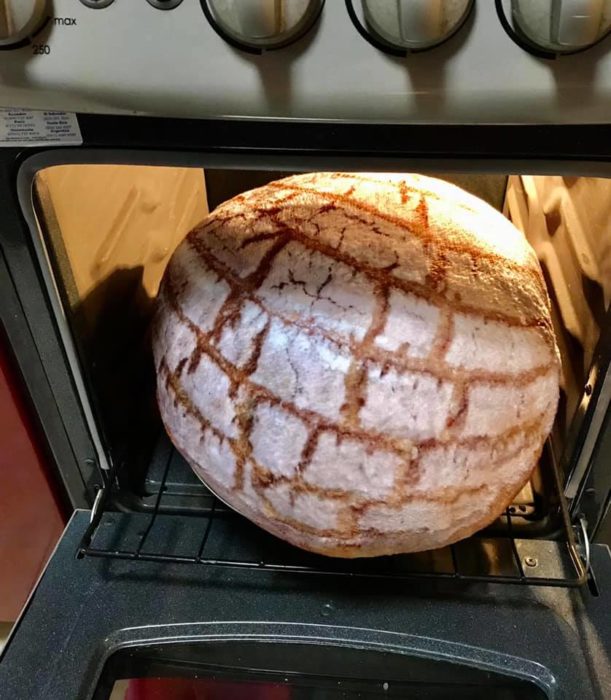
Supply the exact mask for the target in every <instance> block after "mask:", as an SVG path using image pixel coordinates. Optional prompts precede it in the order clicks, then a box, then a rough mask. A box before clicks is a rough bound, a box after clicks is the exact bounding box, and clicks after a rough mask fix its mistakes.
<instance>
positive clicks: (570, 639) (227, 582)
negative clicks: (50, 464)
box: [0, 511, 611, 700]
mask: <svg viewBox="0 0 611 700" xmlns="http://www.w3.org/2000/svg"><path fill="white" fill-rule="evenodd" d="M89 517H90V513H89V511H77V512H76V513H75V515H74V516H73V518H72V520H71V522H70V525H69V527H68V528H67V530H66V533H65V535H64V537H63V539H62V540H61V542H60V544H59V546H58V548H57V551H56V553H55V555H54V556H53V558H52V560H51V562H50V564H49V565H48V567H47V569H46V571H45V573H44V575H43V577H42V578H41V580H40V582H39V585H38V587H37V589H36V590H35V592H34V594H33V595H32V597H31V598H30V601H29V603H28V606H27V608H26V610H25V611H24V613H23V615H22V617H21V619H20V620H19V622H18V625H17V628H16V630H15V634H13V636H12V637H11V639H10V640H9V642H8V644H7V647H6V648H5V650H4V653H3V656H2V660H1V662H0V698H2V700H4V698H7V699H8V698H22V697H23V698H25V697H27V698H29V700H38V699H40V700H43V698H44V700H56V699H57V700H60V699H62V700H63V699H65V698H71V699H73V700H97V699H98V698H105V697H108V696H107V695H106V696H105V695H101V694H100V693H101V691H99V690H97V688H98V687H99V686H100V682H101V681H102V685H103V681H104V668H105V666H107V665H108V667H110V666H111V663H110V662H111V660H112V659H113V658H117V655H121V654H122V653H124V657H129V656H131V657H136V656H138V654H141V655H142V654H144V655H146V654H147V653H148V652H150V653H151V654H153V655H154V653H155V652H156V651H157V652H158V654H159V655H158V659H160V660H161V661H163V658H164V654H166V653H167V650H168V649H171V650H172V656H173V657H174V658H176V659H179V660H180V659H181V655H182V654H183V653H184V650H185V649H186V648H188V646H189V644H194V643H195V647H194V648H195V649H197V650H199V649H202V650H204V649H206V648H208V649H211V648H213V644H214V643H221V641H232V640H233V642H234V643H235V644H238V643H239V642H244V641H246V640H252V641H253V643H254V642H255V641H258V642H267V643H271V642H275V643H278V642H279V643H284V642H287V643H291V644H297V643H299V642H306V643H307V644H309V645H321V644H324V645H328V646H327V648H330V647H331V646H332V647H333V648H338V647H340V648H342V647H347V648H350V649H364V648H365V649H370V650H378V651H385V652H388V653H389V654H400V655H402V658H404V659H405V660H406V663H407V660H408V659H409V658H412V659H414V658H419V659H425V660H428V661H430V662H431V663H434V662H435V661H439V662H440V664H441V663H443V662H444V661H445V662H450V663H455V664H456V669H457V670H460V669H461V668H463V669H464V668H471V669H480V670H483V671H495V672H496V673H497V674H501V675H504V676H507V677H508V678H513V680H514V681H520V680H522V681H524V682H529V683H530V684H531V685H534V686H536V687H537V688H538V689H539V690H540V691H541V692H543V693H545V694H546V695H547V697H549V698H551V699H553V700H572V699H573V698H575V697H579V698H581V699H583V700H603V699H604V698H605V690H604V688H605V683H608V682H609V681H611V678H609V669H608V660H607V658H606V654H605V649H608V648H610V646H611V624H610V622H609V618H608V609H609V594H608V592H607V591H606V590H604V589H603V590H601V594H600V596H598V597H594V596H591V595H590V594H589V593H587V590H586V591H582V590H579V591H578V590H574V589H560V588H554V589H538V590H533V589H532V588H530V587H520V588H517V587H516V588H512V589H511V590H510V591H508V590H507V587H506V586H500V585H496V586H495V585H469V586H464V587H462V588H460V589H456V588H452V589H451V590H450V589H448V588H447V586H444V584H443V583H437V584H435V583H431V584H430V585H426V587H423V586H422V584H406V583H404V582H402V583H401V584H400V585H394V586H392V585H391V586H385V585H376V586H374V585H372V584H370V583H367V584H364V585H359V584H358V583H356V582H355V583H353V585H352V586H351V595H350V596H347V595H346V590H345V585H344V584H343V582H341V581H340V582H335V583H334V582H333V581H331V580H330V579H328V578H325V579H314V578H308V579H306V580H304V579H302V578H299V577H292V576H290V575H278V574H269V575H268V574H259V575H257V576H253V574H252V572H250V573H249V572H247V571H242V572H228V571H227V570H219V569H214V568H212V567H211V568H207V567H184V566H181V565H172V564H159V563H149V562H141V563H140V565H139V566H138V567H134V565H133V562H129V561H108V560H103V559H96V558H89V557H84V558H78V557H77V553H78V547H79V543H80V541H81V539H82V537H83V533H84V531H85V530H86V528H87V526H88V524H89ZM591 556H592V560H593V565H594V568H595V569H596V571H597V572H599V575H600V578H601V580H602V581H608V580H611V557H609V552H608V549H607V548H605V547H602V546H600V545H594V546H593V547H592V552H591ZM236 620H238V622H236ZM206 645H208V646H207V647H206ZM196 658H197V659H199V660H200V661H201V660H202V657H201V655H200V654H199V651H198V652H197V655H196ZM227 665H230V666H231V665H233V666H235V665H236V663H235V658H230V659H229V661H228V662H227ZM356 668H357V669H358V668H360V667H356ZM446 668H447V666H446ZM157 675H159V674H157ZM442 679H443V677H442ZM387 680H390V679H381V681H382V682H383V681H387ZM436 680H437V679H436ZM96 693H98V695H97V696H96Z"/></svg>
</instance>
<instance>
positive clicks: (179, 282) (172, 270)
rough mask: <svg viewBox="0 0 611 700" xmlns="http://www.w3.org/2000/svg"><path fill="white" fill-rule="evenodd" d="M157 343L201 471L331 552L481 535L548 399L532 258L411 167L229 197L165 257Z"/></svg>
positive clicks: (294, 538)
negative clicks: (168, 258)
mask: <svg viewBox="0 0 611 700" xmlns="http://www.w3.org/2000/svg"><path fill="white" fill-rule="evenodd" d="M153 347H154V355H155V361H156V366H157V370H158V391H157V394H158V403H159V407H160V411H161V416H162V419H163V421H164V424H165V427H166V430H167V432H168V434H169V435H170V437H171V439H172V441H173V442H174V444H175V445H176V447H177V448H178V449H179V450H180V451H181V453H182V454H183V455H184V456H185V458H186V459H187V460H188V461H189V463H190V464H191V466H192V467H193V469H194V470H195V472H196V474H197V475H198V476H199V477H200V478H201V479H202V480H203V481H204V482H205V483H207V484H208V485H209V486H210V488H211V489H212V490H213V491H214V492H215V493H217V495H218V496H219V497H220V498H221V499H222V500H224V501H226V502H227V503H229V504H230V505H231V506H233V507H234V508H235V509H236V510H238V511H239V512H241V513H242V514H243V515H245V516H246V517H248V518H250V519H251V520H252V521H254V522H255V523H257V524H258V525H260V526H261V527H263V528H265V529H266V530H268V531H269V532H271V533H273V534H275V535H277V536H279V537H281V538H283V539H285V540H288V541H289V542H292V543H293V544H295V545H297V546H299V547H302V548H304V549H308V550H311V551H314V552H319V553H322V554H327V555H330V556H339V557H362V556H378V555H382V554H392V553H398V552H411V551H421V550H426V549H432V548H436V547H441V546H444V545H446V544H449V543H451V542H455V541H457V540H459V539H462V538H463V537H466V536H468V535H470V534H472V533H473V532H476V531H477V530H479V529H481V528H482V527H484V526H485V525H487V524H488V523H489V522H491V521H492V520H494V519H495V518H496V517H498V516H499V515H500V514H501V513H502V512H503V510H504V509H505V508H506V507H507V505H509V503H510V502H511V500H512V498H513V497H514V496H515V494H516V493H517V492H518V491H519V490H520V488H521V487H522V486H523V485H524V483H525V482H526V481H527V480H528V478H529V476H530V474H531V472H532V469H533V467H534V466H535V464H536V463H537V460H538V458H539V455H540V452H541V449H542V446H543V442H544V440H545V438H546V437H547V435H548V433H549V431H550V429H551V425H552V421H553V418H554V415H555V411H556V405H557V400H558V383H559V362H558V356H557V350H556V345H555V340H554V336H553V331H552V327H551V321H550V313H549V300H548V297H547V292H546V289H545V284H544V282H543V279H542V275H541V271H540V268H539V265H538V262H537V260H536V257H535V255H534V253H533V251H532V249H531V248H530V246H529V245H528V243H527V242H526V241H525V239H524V238H523V236H522V234H521V233H520V232H519V231H518V230H517V229H515V227H513V226H512V225H511V224H510V223H509V222H508V221H507V220H506V219H505V218H504V217H503V216H502V215H501V214H499V213H498V212H496V211H495V210H494V209H492V208H491V207H489V206H488V205H486V204H485V203H483V202H481V201H480V200H478V199H477V198H475V197H473V196H471V195H469V194H467V193H465V192H463V191H462V190H460V189H458V188H456V187H454V186H452V185H449V184H447V183H445V182H441V181H438V180H434V179H432V178H426V177H422V176H417V175H401V176H399V175H363V174H358V175H356V174H347V173H317V174H308V175H300V176H295V177H290V178H287V179H285V180H281V181H278V182H274V183H271V184H269V185H267V186H265V187H262V188H259V189H257V190H253V191H251V192H247V193H245V194H243V195H240V196H238V197H236V198H234V199H232V200H230V201H228V202H226V203H224V204H223V205H221V206H220V207H218V208H217V209H216V210H215V211H214V212H213V213H212V214H211V215H210V216H209V217H208V218H207V219H206V221H204V222H203V224H202V225H200V226H199V227H197V228H196V229H195V230H194V231H192V232H191V233H190V234H189V236H187V238H186V239H185V241H184V242H183V243H182V244H181V245H180V246H179V248H178V249H177V250H176V252H175V254H174V256H173V257H172V260H171V262H170V264H169V266H168V268H167V270H166V274H165V276H164V280H163V284H162V288H161V290H160V294H159V300H158V311H157V316H156V322H155V332H154V338H153Z"/></svg>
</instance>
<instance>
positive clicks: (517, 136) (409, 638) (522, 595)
mask: <svg viewBox="0 0 611 700" xmlns="http://www.w3.org/2000/svg"><path fill="white" fill-rule="evenodd" d="M79 122H80V126H81V130H82V133H83V137H84V143H83V146H81V147H73V148H41V149H29V150H19V149H4V150H0V192H2V193H3V200H4V201H3V215H2V218H1V219H0V295H1V297H0V298H1V303H0V321H1V323H2V326H3V328H4V332H5V334H6V336H7V337H8V340H9V342H10V345H11V346H12V348H13V352H14V355H15V359H16V361H17V364H18V367H19V368H20V371H21V373H22V375H23V379H24V385H25V387H26V388H27V392H28V394H29V398H30V400H31V403H32V406H33V408H34V411H35V414H36V416H37V418H38V421H39V424H40V426H41V429H42V433H43V434H44V436H45V439H46V442H47V446H48V449H49V455H50V461H51V462H52V464H53V465H54V467H55V469H56V471H57V475H58V478H60V479H61V480H62V481H61V483H63V484H64V487H65V490H66V494H67V496H68V498H69V501H70V502H71V503H72V504H73V505H77V506H86V507H88V506H91V505H92V504H93V502H94V500H95V498H96V492H98V493H99V489H100V488H101V487H102V486H103V485H104V483H105V478H106V477H105V475H104V473H103V471H102V470H101V469H100V467H99V465H98V464H97V462H96V454H95V450H94V446H93V441H92V438H91V435H90V434H89V432H88V430H87V425H86V421H85V419H84V416H83V410H82V407H81V406H80V402H79V395H78V391H77V387H76V386H75V384H74V380H73V377H72V376H71V373H70V370H69V365H68V362H67V359H66V356H65V350H64V347H63V345H62V340H61V336H60V333H59V331H58V328H57V324H56V323H55V320H54V315H53V310H52V308H51V306H50V303H51V302H50V300H49V298H48V295H47V294H46V290H45V284H44V280H42V279H41V276H40V270H39V268H38V259H37V257H36V252H35V251H34V249H33V247H32V242H31V240H30V239H31V236H30V228H29V224H28V220H27V211H28V210H30V212H31V211H32V210H33V208H32V204H31V196H32V195H31V184H32V177H33V174H34V173H35V171H36V169H37V168H38V167H40V165H41V164H42V163H46V164H51V163H54V164H59V163H65V162H96V161H97V162H110V160H109V159H110V158H112V162H116V163H121V162H123V163H141V164H158V165H193V166H205V165H211V164H215V165H217V167H220V166H223V167H232V166H233V167H244V168H248V167H254V168H256V169H263V168H269V169H277V168H279V167H281V168H293V169H295V170H303V169H313V168H319V169H320V168H327V169H341V168H344V169H367V168H370V169H384V170H405V169H410V170H421V171H433V170H436V171H438V172H439V171H440V170H441V171H446V172H452V171H455V172H456V171H466V172H468V171H472V170H479V171H489V172H502V173H507V172H515V173H519V172H524V171H527V172H532V173H558V171H561V172H563V173H567V174H590V175H600V176H611V127H608V126H587V127H570V126H569V127H555V126H532V127H531V126H507V127H505V126H490V127H482V126H460V127H445V126H443V127H442V126H425V125H422V126H419V125H414V126H400V125H373V124H334V123H325V124H322V123H308V122H281V123H280V122H254V121H253V122H248V121H238V120H233V121H230V120H225V121H206V122H198V121H188V120H185V121H172V120H164V119H154V118H144V117H138V118H132V117H105V116H88V115H82V116H80V117H79ZM28 200H29V204H28ZM24 201H25V202H26V204H27V206H25V207H24V206H23V203H24ZM24 213H25V215H24ZM592 397H595V393H594V392H592ZM594 403H595V402H594ZM588 415H590V417H589V418H588ZM589 420H590V421H591V420H592V416H591V414H588V411H586V412H585V414H584V416H583V427H582V428H581V429H580V431H579V434H580V435H581V434H583V435H585V434H587V427H588V425H589V422H588V421H589ZM584 431H585V432H584ZM607 435H608V431H607ZM608 442H609V440H608V438H607V440H606V442H604V441H602V440H601V441H600V443H599V444H597V450H594V451H593V457H592V460H591V463H590V464H589V465H588V472H587V473H588V475H590V476H591V475H594V474H596V475H597V477H596V479H598V480H599V481H597V482H596V483H597V488H599V484H601V486H600V491H599V493H603V491H604V489H605V488H606V489H607V492H608V486H609V484H608V481H607V483H606V486H605V483H604V482H602V481H600V480H601V479H607V480H608V479H609V473H608V470H607V473H606V474H605V470H604V467H605V466H606V465H605V464H604V462H605V458H604V455H601V454H600V452H603V451H604V450H605V449H608ZM605 445H606V447H605ZM576 507H577V508H579V505H578V504H577V506H576ZM89 519H90V514H89V513H88V512H83V511H77V512H76V513H75V514H74V516H73V518H72V520H71V522H70V524H69V526H68V528H67V530H66V533H65V535H64V537H63V538H62V540H61V542H60V543H59V545H58V548H57V550H56V552H55V554H54V556H53V557H52V559H51V561H50V563H49V565H48V567H47V569H46V571H45V573H44V574H43V576H42V577H41V580H40V581H39V583H38V585H37V587H36V589H35V590H34V592H33V594H32V596H31V597H30V600H29V601H28V604H27V605H26V608H25V610H24V612H23V614H22V617H21V618H20V620H19V622H18V624H17V625H16V628H15V631H14V634H13V636H12V637H11V639H10V640H9V643H8V645H7V647H6V648H5V651H4V653H3V655H2V659H1V662H0V697H7V698H8V697H11V698H14V697H30V698H32V699H35V698H41V699H42V698H45V700H50V699H55V698H58V699H59V698H64V697H73V698H79V699H80V698H83V699H85V698H87V699H91V698H94V697H95V693H96V692H97V691H96V689H98V690H99V688H100V686H99V683H100V681H101V680H102V679H103V673H104V669H105V668H108V666H107V664H108V663H110V662H111V660H112V658H113V656H114V655H116V654H118V653H123V654H127V656H128V657H129V655H130V653H131V651H132V650H133V652H134V654H136V653H137V652H139V651H142V650H144V651H145V652H146V650H147V648H148V649H150V650H152V651H155V650H159V649H163V648H164V646H166V645H171V646H172V645H174V646H175V647H176V648H177V649H179V648H180V647H181V645H184V644H186V643H188V642H193V643H196V644H198V645H199V647H198V648H199V649H201V650H202V651H203V646H202V645H203V644H204V643H205V642H206V639H205V638H206V631H207V630H211V629H212V627H213V626H216V627H214V630H216V634H218V633H219V628H220V627H221V626H222V625H226V626H225V628H224V629H225V630H226V632H227V636H226V638H227V639H228V640H230V641H231V640H240V639H243V638H244V636H245V635H247V634H248V633H249V629H250V630H254V627H250V628H249V625H259V627H258V628H257V630H255V631H256V633H257V634H258V635H259V636H258V637H257V638H258V639H259V640H261V641H266V640H267V641H278V639H280V638H281V637H282V635H283V634H289V635H290V634H293V636H295V635H297V636H299V635H301V636H302V638H303V639H304V640H305V641H306V642H307V643H312V644H318V643H320V641H321V637H323V636H325V635H326V636H327V641H332V643H333V644H334V645H340V646H346V645H350V644H356V645H358V646H359V647H360V648H364V647H369V648H374V647H375V648H378V649H382V650H384V651H386V652H388V653H391V652H394V651H399V652H400V653H405V654H411V655H415V656H418V655H419V656H424V657H427V658H431V659H434V658H437V659H439V658H449V657H452V655H453V654H454V655H455V656H456V659H455V660H456V661H457V662H458V663H459V664H461V663H462V664H466V665H468V666H471V667H474V668H479V669H484V670H485V669H487V668H488V669H497V670H500V671H501V672H504V673H506V674H509V675H513V676H514V677H518V678H522V679H526V680H529V681H531V682H533V683H534V684H535V685H536V686H537V687H538V688H539V689H541V690H542V691H543V692H544V693H545V694H546V695H547V696H548V697H550V698H555V699H556V700H564V699H565V698H566V700H568V699H569V698H573V697H577V696H579V697H583V698H592V699H594V698H596V700H602V698H604V697H605V692H606V691H605V687H607V688H608V686H606V685H605V684H607V683H611V678H610V677H609V676H608V675H607V676H605V673H607V672H608V669H605V668H604V663H605V660H606V659H607V656H606V653H608V649H609V648H610V647H611V627H610V626H609V622H608V614H607V613H608V609H609V594H608V591H607V588H608V587H609V586H610V585H611V558H610V557H609V552H608V549H607V548H605V547H602V546H593V547H592V552H591V557H592V563H593V567H594V570H595V571H596V572H597V574H598V576H599V583H600V584H601V585H600V593H601V594H600V595H599V596H598V597H596V596H594V595H591V594H590V593H589V591H588V589H587V588H583V589H564V588H554V589H538V590H534V589H532V588H530V587H528V586H521V587H506V586H499V585H489V584H472V585H453V582H436V583H434V584H433V583H431V584H430V585H428V584H427V585H417V584H404V583H401V584H399V585H394V586H392V585H389V586H382V585H381V584H380V586H379V587H377V586H376V587H373V586H371V585H366V586H362V585H358V584H357V583H355V584H354V585H353V586H350V590H349V592H347V591H346V590H345V584H344V583H343V582H337V581H336V582H333V581H332V580H331V579H325V580H324V581H322V580H317V579H306V580H303V579H301V580H293V579H290V578H283V577H282V576H281V575H276V574H273V573H266V572H263V573H261V574H260V575H259V573H258V572H257V573H256V574H255V575H253V574H252V572H247V571H243V572H237V571H229V570H220V569H215V568H214V567H188V566H186V567H185V566H184V565H178V564H162V563H154V562H148V563H147V562H138V563H136V562H132V561H125V560H117V561H109V560H104V559H96V558H92V557H83V558H78V557H77V556H76V555H77V552H78V548H79V544H80V542H81V541H82V537H83V534H84V532H85V531H86V530H87V527H88V524H89ZM569 618H571V620H572V622H571V623H569V622H567V620H568V619H569ZM289 623H290V624H292V625H293V627H292V628H290V629H289V626H290V625H289ZM334 630H336V631H337V632H336V633H335V634H334ZM342 635H343V636H342ZM391 638H392V640H394V641H395V642H396V643H397V644H398V645H399V647H400V649H398V650H397V648H396V647H395V648H394V649H393V647H392V644H391V643H390V642H391ZM183 648H184V647H183ZM457 650H458V651H460V654H458V655H456V652H457Z"/></svg>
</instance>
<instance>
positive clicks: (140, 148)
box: [0, 115, 611, 536]
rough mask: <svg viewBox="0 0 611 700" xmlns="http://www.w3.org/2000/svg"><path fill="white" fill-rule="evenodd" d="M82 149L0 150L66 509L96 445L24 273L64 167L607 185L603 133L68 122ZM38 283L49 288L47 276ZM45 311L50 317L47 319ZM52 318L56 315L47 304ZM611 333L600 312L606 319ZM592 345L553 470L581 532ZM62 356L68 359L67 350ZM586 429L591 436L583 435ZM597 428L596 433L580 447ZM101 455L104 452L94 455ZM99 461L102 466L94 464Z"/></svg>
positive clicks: (16, 274)
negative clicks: (531, 178)
mask: <svg viewBox="0 0 611 700" xmlns="http://www.w3.org/2000/svg"><path fill="white" fill-rule="evenodd" d="M78 119H79V124H80V127H81V131H82V134H83V145H82V146H76V147H68V148H66V147H57V148H36V149H26V150H23V149H3V150H0V192H2V193H4V200H5V201H4V211H3V218H2V221H1V222H0V293H1V294H2V298H3V300H4V301H3V303H2V304H1V305H0V316H1V318H0V320H1V321H2V325H3V328H4V333H5V335H6V336H7V337H8V341H9V344H10V345H11V347H12V348H13V351H14V354H15V358H16V360H17V364H18V366H19V368H20V370H21V373H22V375H23V378H24V381H25V385H26V387H27V390H28V393H29V396H30V399H31V402H32V404H33V406H34V409H35V414H36V416H37V418H38V420H39V425H40V427H41V429H42V432H43V434H44V436H45V440H46V446H47V447H48V449H49V453H50V456H51V460H50V461H51V463H52V466H53V467H54V469H55V472H56V475H57V478H58V483H60V484H62V485H63V489H64V491H65V495H66V498H67V500H68V502H69V503H70V504H71V505H72V506H73V507H90V506H91V505H92V504H93V502H94V500H95V497H96V494H97V493H98V492H99V490H100V488H102V487H103V486H104V483H105V478H106V472H105V470H104V469H103V468H101V467H103V466H105V465H103V464H101V463H100V462H101V461H103V460H100V452H101V450H102V449H103V448H102V447H101V440H100V439H99V438H97V436H95V435H94V434H93V433H92V430H90V429H89V427H88V426H91V423H92V418H91V416H89V417H88V415H87V411H86V410H85V408H84V403H83V401H81V397H82V395H83V394H82V392H83V391H84V390H83V387H79V386H78V382H75V373H74V372H71V371H70V357H69V356H67V353H66V344H65V342H64V340H65V336H64V338H63V339H62V332H61V328H60V327H58V324H57V323H56V322H54V313H53V309H52V308H50V307H51V306H52V299H50V296H49V295H48V294H47V293H46V289H45V280H43V279H41V268H42V267H44V266H37V262H36V252H35V251H34V250H33V245H32V236H31V233H30V232H31V230H33V227H35V226H36V223H35V213H34V207H33V203H32V182H33V178H34V175H35V173H36V171H37V170H38V169H40V168H42V167H46V166H48V165H56V164H64V163H96V162H97V163H117V164H121V163H124V164H143V165H166V166H167V165H176V166H194V167H206V166H207V167H224V168H245V169H269V170H273V169H292V170H296V171H298V170H309V169H327V170H334V169H349V170H357V169H358V170H367V169H379V170H390V171H392V170H411V171H422V172H430V171H437V172H440V171H445V172H490V173H504V174H506V173H520V172H528V173H532V174H557V173H558V172H562V173H563V174H567V175H592V176H603V177H611V126H610V125H585V126H570V125H569V126H555V125H540V126H538V125H515V126H494V125H491V126H481V125H462V126H449V125H448V126H439V125H397V124H385V125H382V124H367V123H352V124H349V123H334V122H308V121H284V122H279V121H266V120H257V121H255V120H252V121H247V120H237V119H233V120H209V121H198V120H170V119H160V118H152V117H151V118H149V117H123V116H101V115H79V117H78ZM47 283H48V280H47ZM50 311H51V313H50ZM56 311H57V309H56ZM608 326H611V316H610V323H609V324H608ZM607 330H608V332H607V333H606V335H605V336H603V337H602V338H601V339H600V342H599V347H598V351H597V353H596V357H595V362H594V367H593V369H594V370H595V371H594V372H593V373H592V376H594V377H596V381H595V382H591V383H590V384H589V385H588V386H586V387H584V394H583V400H582V402H581V410H580V412H579V413H578V416H577V419H576V420H575V421H574V425H573V430H572V434H571V442H572V445H574V448H573V449H572V450H570V451H569V452H570V454H571V460H570V463H568V464H565V465H563V467H564V469H565V472H566V474H567V475H568V483H569V484H571V489H572V493H573V494H574V497H573V498H572V502H571V503H570V507H571V514H572V516H573V518H574V519H575V520H578V519H579V518H582V520H583V522H584V523H585V525H586V526H587V528H588V531H589V533H590V535H591V536H594V534H595V532H596V531H597V530H598V529H599V528H600V527H601V525H602V524H603V519H604V516H605V514H606V513H607V511H608V509H609V493H610V491H611V470H609V469H607V468H605V463H606V462H608V460H609V459H610V458H611V444H610V443H611V437H610V433H611V429H610V424H611V414H610V411H609V407H608V403H609V392H610V390H611V377H610V376H609V357H610V355H611V329H610V328H608V329H607ZM68 355H69V353H68ZM591 429H592V430H591ZM594 432H596V435H597V436H600V439H595V440H593V439H592V434H593V433H594ZM102 456H104V455H102ZM106 466H107V465H106Z"/></svg>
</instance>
